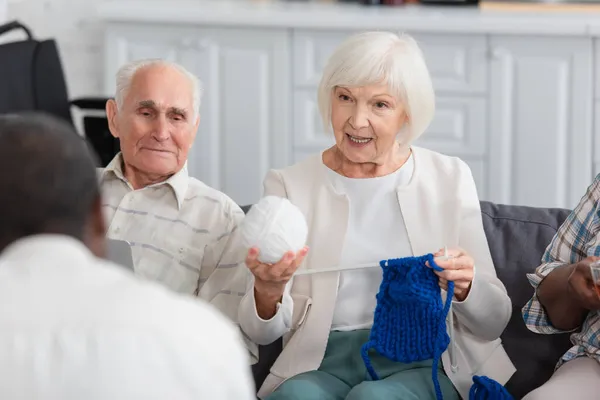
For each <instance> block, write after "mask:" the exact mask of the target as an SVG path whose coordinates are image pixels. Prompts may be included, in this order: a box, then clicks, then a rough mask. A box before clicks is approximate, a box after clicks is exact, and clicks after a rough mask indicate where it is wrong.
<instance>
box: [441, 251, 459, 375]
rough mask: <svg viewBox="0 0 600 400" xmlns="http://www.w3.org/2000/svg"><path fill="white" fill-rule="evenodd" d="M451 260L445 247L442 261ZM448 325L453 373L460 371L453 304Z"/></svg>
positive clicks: (449, 312)
mask: <svg viewBox="0 0 600 400" xmlns="http://www.w3.org/2000/svg"><path fill="white" fill-rule="evenodd" d="M450 258H451V256H448V247H446V246H444V255H443V257H442V259H443V260H444V261H447V260H449V259H450ZM448 325H450V328H449V329H448V330H449V332H448V336H449V337H450V350H448V355H449V356H450V369H451V370H452V372H453V373H456V371H458V365H456V347H455V343H454V312H452V302H450V309H449V310H448Z"/></svg>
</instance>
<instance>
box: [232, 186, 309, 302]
mask: <svg viewBox="0 0 600 400" xmlns="http://www.w3.org/2000/svg"><path fill="white" fill-rule="evenodd" d="M241 236H242V240H243V243H244V245H245V246H246V248H247V249H248V256H247V257H246V266H247V267H248V268H249V269H250V271H251V272H252V274H253V275H254V278H255V284H254V286H255V289H256V290H264V291H266V292H269V293H273V294H277V293H278V292H280V291H281V292H283V288H284V287H285V284H286V283H287V282H288V281H289V280H290V279H291V277H292V276H293V274H294V272H295V271H296V269H297V268H298V267H299V266H300V264H301V263H302V261H303V260H304V256H306V253H307V252H308V248H307V247H306V246H305V244H306V238H307V236H308V226H307V224H306V220H305V218H304V215H303V214H302V211H300V209H298V207H296V206H295V205H293V204H292V203H291V202H290V201H289V200H288V199H286V198H283V197H276V196H266V197H264V198H262V199H261V200H260V201H259V202H258V203H257V204H256V205H254V206H253V207H252V208H251V209H250V211H249V212H248V214H247V215H246V218H245V219H244V222H243V224H242V227H241Z"/></svg>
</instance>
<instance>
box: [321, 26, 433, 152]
mask: <svg viewBox="0 0 600 400" xmlns="http://www.w3.org/2000/svg"><path fill="white" fill-rule="evenodd" d="M383 82H386V83H387V85H388V88H389V90H390V92H391V94H393V95H394V96H395V97H396V98H398V99H399V100H400V101H402V102H403V103H404V107H405V108H406V113H407V116H408V126H407V127H404V128H403V129H402V130H401V131H400V132H399V135H400V138H399V139H400V141H401V142H402V143H403V144H410V143H412V142H413V141H414V140H416V139H417V138H418V137H419V136H421V134H422V133H423V132H424V131H425V130H426V129H427V127H428V126H429V124H430V123H431V121H432V120H433V114H434V112H435V94H434V90H433V83H432V81H431V77H430V74H429V70H428V69H427V65H426V63H425V58H424V56H423V53H422V52H421V49H420V48H419V46H418V45H417V42H416V41H415V40H414V39H413V38H412V37H411V36H409V35H406V34H403V35H400V36H399V35H396V34H394V33H391V32H363V33H358V34H354V35H352V36H350V37H349V38H348V39H346V40H345V41H344V42H343V43H342V44H341V45H340V46H338V47H337V49H336V50H335V51H334V53H333V54H332V55H331V57H330V58H329V61H328V62H327V65H326V66H325V69H324V70H323V75H322V77H321V82H320V84H319V89H318V103H319V111H320V113H321V118H322V120H323V126H324V128H325V129H326V130H327V131H331V94H332V91H333V90H334V89H335V87H336V86H345V87H359V86H367V85H372V84H381V83H383Z"/></svg>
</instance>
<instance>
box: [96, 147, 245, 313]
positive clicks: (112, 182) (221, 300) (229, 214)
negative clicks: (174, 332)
mask: <svg viewBox="0 0 600 400" xmlns="http://www.w3.org/2000/svg"><path fill="white" fill-rule="evenodd" d="M99 179H100V186H101V189H102V196H103V203H102V207H103V211H104V214H105V216H106V220H107V225H108V233H107V236H108V237H109V238H111V239H120V240H125V241H127V242H129V243H130V245H131V248H132V253H133V263H134V270H135V273H136V274H137V275H138V276H140V277H142V278H145V279H149V280H153V281H157V282H160V283H162V284H164V285H165V286H167V287H169V288H170V289H172V290H174V291H176V292H180V293H190V294H196V295H198V296H199V297H201V298H203V299H205V300H207V301H210V302H211V303H213V304H214V305H216V306H217V307H219V308H220V309H221V310H222V311H223V312H225V313H226V314H227V315H229V316H230V317H232V318H234V319H237V317H236V315H237V314H236V312H237V304H238V303H239V300H240V299H241V296H243V295H244V291H245V285H244V281H245V276H246V271H245V269H246V268H245V265H244V264H243V262H244V259H245V256H246V254H245V251H244V249H242V248H241V245H240V240H239V238H238V236H239V235H238V234H237V233H236V231H237V229H238V226H239V225H240V223H241V221H242V220H243V218H244V213H243V211H242V210H241V208H240V207H239V206H238V205H237V204H236V203H235V202H234V201H233V200H232V199H231V198H229V197H228V196H226V195H225V194H224V193H221V192H219V191H218V190H216V189H213V188H211V187H209V186H207V185H205V184H204V183H202V182H200V181H199V180H197V179H195V178H192V177H190V176H188V171H187V166H184V167H183V168H182V169H181V170H180V171H179V172H177V173H176V174H174V175H173V176H171V177H170V178H168V179H167V180H165V181H164V182H161V183H157V184H153V185H149V186H146V187H144V188H142V189H137V190H134V188H133V187H132V185H131V184H130V183H129V182H128V181H127V179H126V177H125V174H124V172H123V158H122V154H121V153H119V154H118V155H117V156H116V157H115V158H114V159H113V160H112V161H111V162H110V164H109V165H108V166H107V167H106V168H105V169H103V170H99Z"/></svg>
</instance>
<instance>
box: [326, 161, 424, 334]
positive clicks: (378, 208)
mask: <svg viewBox="0 0 600 400" xmlns="http://www.w3.org/2000/svg"><path fill="white" fill-rule="evenodd" d="M413 168H414V164H413V157H412V155H411V156H410V157H409V158H408V160H407V162H406V163H405V164H404V165H403V166H402V167H401V168H399V169H398V170H396V171H395V172H393V173H391V174H389V175H386V176H380V177H376V178H370V179H352V178H347V177H345V176H342V175H340V174H338V173H336V172H334V171H332V170H331V169H329V168H327V171H328V172H329V176H330V178H331V180H332V184H333V185H334V187H335V188H336V190H337V191H338V192H340V193H344V194H345V195H346V196H348V200H349V203H350V213H349V217H348V228H347V231H346V236H345V238H344V246H343V249H342V254H341V256H340V257H341V258H340V264H341V265H342V266H344V265H355V264H366V263H375V264H376V263H377V262H378V261H380V260H387V259H390V258H398V257H408V256H412V250H411V248H410V242H409V240H408V233H407V232H406V227H405V226H404V218H403V217H402V211H401V210H400V205H399V204H398V198H397V196H398V194H397V191H396V189H397V188H398V187H401V186H404V185H406V184H407V183H408V182H409V181H410V178H411V176H412V173H413ZM382 276H383V273H382V270H381V268H369V269H360V270H353V271H344V272H342V273H340V279H339V288H338V294H337V299H336V307H335V311H334V314H333V322H332V325H331V329H332V330H337V331H349V330H355V329H370V328H371V325H373V316H374V312H375V307H376V305H377V299H376V298H375V296H376V295H377V292H378V291H379V286H380V285H381V279H382Z"/></svg>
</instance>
